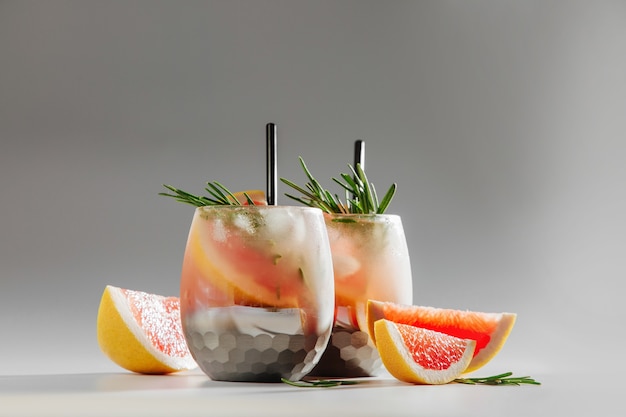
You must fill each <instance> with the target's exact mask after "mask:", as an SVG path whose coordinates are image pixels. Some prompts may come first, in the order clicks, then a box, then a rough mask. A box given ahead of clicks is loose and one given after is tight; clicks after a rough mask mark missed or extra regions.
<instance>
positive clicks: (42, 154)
mask: <svg viewBox="0 0 626 417" xmlns="http://www.w3.org/2000/svg"><path fill="white" fill-rule="evenodd" d="M625 113H626V2H624V1H593V2H588V1H578V0H574V1H556V0H553V1H487V0H485V1H177V2H164V1H107V2H95V1H56V0H53V1H39V2H38V1H0V184H1V192H2V197H1V205H0V207H1V216H0V284H1V287H0V374H5V375H10V374H16V373H46V372H60V371H63V370H65V371H70V372H73V371H76V372H79V371H117V370H118V368H116V367H115V366H114V365H112V364H111V363H109V362H108V361H107V360H106V359H105V358H104V357H103V355H102V354H101V353H100V351H99V349H98V346H97V342H96V338H95V319H96V313H97V308H98V303H99V301H100V296H101V294H102V291H103V289H104V286H105V285H107V284H112V285H116V286H121V287H125V288H132V289H138V290H144V291H148V292H156V293H161V294H167V295H177V294H178V279H179V272H180V264H181V257H182V253H183V249H184V244H185V240H186V236H187V231H188V227H189V222H190V219H191V215H192V211H193V209H192V208H191V207H188V206H183V205H181V204H178V203H176V202H174V201H173V200H169V199H166V198H164V197H159V196H158V195H157V194H158V193H159V192H160V191H163V189H162V187H161V184H163V183H168V184H173V185H176V186H179V187H181V188H184V189H188V190H190V191H195V192H200V191H202V188H203V185H204V183H205V181H208V180H218V181H221V182H223V183H225V184H226V185H227V186H228V187H229V188H231V189H233V190H239V189H250V188H261V189H263V188H264V187H265V184H264V177H265V148H264V146H265V144H264V126H265V124H266V123H267V122H275V123H277V125H278V135H279V149H278V162H279V175H280V176H284V177H287V178H290V179H293V180H296V181H297V182H304V177H303V175H302V172H301V171H300V168H299V166H298V161H297V157H298V156H299V155H301V156H302V157H304V158H305V160H306V161H307V163H308V165H309V167H310V168H311V169H312V171H313V172H314V173H315V174H316V175H317V177H318V178H319V179H324V180H326V179H329V178H330V177H331V176H337V175H338V174H339V173H340V172H346V169H347V165H346V164H347V163H349V162H351V159H352V144H353V141H354V140H355V139H363V140H365V142H366V148H367V172H368V175H369V177H370V179H371V180H372V181H373V182H374V183H375V184H376V185H377V186H378V188H379V190H382V189H386V187H387V186H388V185H389V184H391V183H392V182H394V181H395V182H397V183H398V186H399V189H398V194H397V197H396V198H395V199H394V201H393V202H392V205H391V207H390V209H389V211H390V212H394V213H397V214H400V215H401V216H402V218H403V222H404V226H405V232H406V235H407V240H408V244H409V249H410V251H411V260H412V266H413V275H414V300H415V303H416V304H426V305H434V306H439V307H451V308H461V309H465V308H468V309H474V310H482V311H513V312H517V313H518V315H519V317H518V323H517V324H516V327H515V329H514V331H513V334H512V335H511V337H510V339H509V342H508V344H507V346H506V347H505V349H504V351H503V352H502V353H501V356H500V357H498V358H497V361H496V362H495V364H494V367H497V371H505V370H509V369H511V368H512V369H511V370H516V371H517V370H519V371H520V372H522V373H526V372H528V371H533V370H537V369H553V368H554V369H560V368H571V367H572V366H573V365H572V361H580V363H578V364H577V365H576V366H578V367H579V366H589V367H596V366H600V367H602V366H612V365H614V363H613V356H614V355H617V354H618V352H619V348H618V346H619V344H620V343H621V342H622V341H623V339H624V338H623V336H621V334H620V333H619V332H616V331H615V330H617V329H619V330H620V331H621V330H623V320H624V318H625V314H624V312H623V309H622V307H621V305H620V304H622V299H623V296H622V293H621V292H620V291H617V289H616V288H617V284H618V283H619V281H620V280H622V279H623V278H624V277H625V274H626V261H625V259H624V258H625V256H624V255H625V253H626V192H625V189H624V181H625V180H626V164H625V163H624V161H625V157H626V137H625V134H626V114H625ZM327 184H328V186H329V187H332V185H331V184H332V183H331V182H330V181H327ZM285 191H287V190H286V189H285V187H283V186H282V185H281V187H280V189H279V192H280V194H281V195H282V193H283V192H285ZM279 203H283V204H286V203H289V201H287V199H286V198H284V197H283V198H281V199H280V201H279ZM618 342H620V343H618ZM590 351H592V352H595V355H597V356H599V358H594V359H593V360H589V359H587V358H586V356H585V355H587V354H588V353H589V352H590ZM595 355H594V356H595Z"/></svg>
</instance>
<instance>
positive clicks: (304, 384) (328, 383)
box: [280, 378, 360, 388]
mask: <svg viewBox="0 0 626 417" xmlns="http://www.w3.org/2000/svg"><path fill="white" fill-rule="evenodd" d="M280 380H281V381H283V382H284V383H285V384H288V385H292V386H294V387H299V388H332V387H338V386H339V385H356V384H358V383H359V382H360V381H346V380H341V379H321V380H317V381H291V380H289V379H287V378H281V379H280Z"/></svg>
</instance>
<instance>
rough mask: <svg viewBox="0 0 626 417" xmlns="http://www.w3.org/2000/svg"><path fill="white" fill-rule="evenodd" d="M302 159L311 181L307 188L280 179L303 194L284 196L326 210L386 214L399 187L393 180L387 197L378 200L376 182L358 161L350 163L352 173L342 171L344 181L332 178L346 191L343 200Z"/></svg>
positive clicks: (301, 160)
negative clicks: (372, 180)
mask: <svg viewBox="0 0 626 417" xmlns="http://www.w3.org/2000/svg"><path fill="white" fill-rule="evenodd" d="M299 159H300V165H301V166H302V169H303V170H304V173H305V174H306V176H307V178H308V180H309V182H307V184H306V185H305V186H304V187H301V186H299V185H297V184H296V183H294V182H293V181H290V180H288V179H285V178H281V179H280V180H281V181H282V182H283V183H285V184H287V185H288V186H290V187H291V188H293V189H295V190H296V191H298V192H299V193H301V194H302V196H301V197H297V196H294V195H291V194H285V195H286V196H287V197H289V198H291V199H292V200H295V201H298V202H299V203H302V204H304V205H306V206H309V207H317V208H319V209H321V210H322V211H324V212H326V213H340V214H383V213H384V212H385V210H386V209H387V207H388V206H389V203H390V202H391V200H392V198H393V196H394V194H395V192H396V189H397V184H396V183H393V184H392V185H391V186H390V187H389V189H388V190H387V192H386V193H385V195H384V197H383V198H382V199H381V200H379V199H378V195H377V194H376V188H375V187H374V184H373V183H370V182H369V181H368V179H367V175H365V170H364V169H363V167H362V166H361V164H359V163H357V164H356V167H353V166H352V165H350V164H348V167H349V168H350V171H351V172H352V174H345V173H342V174H341V178H342V180H343V181H342V180H339V179H337V178H332V180H333V181H335V182H336V183H337V184H339V185H340V186H341V187H342V188H343V189H344V190H345V192H346V196H345V201H344V200H342V199H341V198H340V197H339V196H338V195H337V194H332V193H331V192H330V191H329V190H327V189H325V188H324V187H323V186H322V185H321V184H320V182H319V181H317V180H316V179H315V177H313V175H312V174H311V171H309V169H308V168H307V166H306V164H305V163H304V160H303V159H302V157H300V158H299Z"/></svg>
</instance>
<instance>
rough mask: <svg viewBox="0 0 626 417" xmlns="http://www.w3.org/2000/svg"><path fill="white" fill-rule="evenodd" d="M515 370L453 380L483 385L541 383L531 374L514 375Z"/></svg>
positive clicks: (460, 382)
mask: <svg viewBox="0 0 626 417" xmlns="http://www.w3.org/2000/svg"><path fill="white" fill-rule="evenodd" d="M512 375H513V372H505V373H503V374H500V375H493V376H488V377H485V378H457V379H455V380H454V381H453V382H457V383H459V384H469V385H476V384H483V385H521V384H530V385H541V382H537V381H535V380H534V379H532V378H531V377H529V376H518V377H514V376H512Z"/></svg>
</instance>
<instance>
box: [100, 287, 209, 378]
mask: <svg viewBox="0 0 626 417" xmlns="http://www.w3.org/2000/svg"><path fill="white" fill-rule="evenodd" d="M97 336H98V344H99V345H100V349H101V350H102V352H103V353H104V354H105V355H106V356H108V357H109V359H111V360H112V361H113V362H115V363H116V364H118V365H119V366H121V367H122V368H124V369H127V370H129V371H132V372H137V373H142V374H167V373H172V372H177V371H183V370H188V369H193V368H195V367H197V364H196V362H195V361H194V359H193V358H192V356H191V353H190V352H189V349H188V347H187V343H186V341H185V338H184V336H183V332H182V326H181V321H180V300H179V298H178V297H164V296H161V295H156V294H149V293H145V292H141V291H133V290H128V289H124V288H118V287H114V286H111V285H107V286H106V288H105V289H104V293H103V294H102V298H101V300H100V306H99V309H98V318H97Z"/></svg>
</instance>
